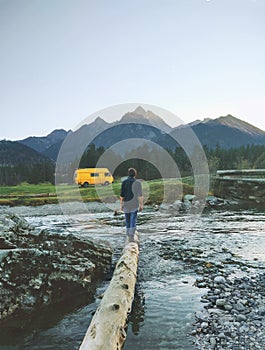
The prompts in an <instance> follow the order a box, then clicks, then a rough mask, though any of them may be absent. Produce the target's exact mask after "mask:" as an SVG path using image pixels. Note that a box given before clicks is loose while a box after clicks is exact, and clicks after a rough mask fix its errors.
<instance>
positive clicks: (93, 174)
mask: <svg viewBox="0 0 265 350" xmlns="http://www.w3.org/2000/svg"><path fill="white" fill-rule="evenodd" d="M98 176H99V173H91V177H98Z"/></svg>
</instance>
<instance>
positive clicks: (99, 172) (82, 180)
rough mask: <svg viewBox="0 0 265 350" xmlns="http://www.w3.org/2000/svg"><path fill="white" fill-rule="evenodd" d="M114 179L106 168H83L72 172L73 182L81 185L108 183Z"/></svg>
mask: <svg viewBox="0 0 265 350" xmlns="http://www.w3.org/2000/svg"><path fill="white" fill-rule="evenodd" d="M113 181H114V178H113V176H112V175H111V173H110V171H109V169H107V168H84V169H77V170H76V171H75V173H74V182H75V183H76V184H77V185H79V186H83V187H88V186H89V185H109V184H110V183H112V182H113Z"/></svg>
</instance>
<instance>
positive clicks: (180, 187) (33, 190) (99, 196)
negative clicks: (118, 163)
mask: <svg viewBox="0 0 265 350" xmlns="http://www.w3.org/2000/svg"><path fill="white" fill-rule="evenodd" d="M181 180H182V181H179V180H171V179H169V180H166V181H165V182H166V183H167V185H168V186H169V189H168V192H170V193H171V196H172V201H173V202H174V200H176V199H181V198H179V196H180V195H179V194H180V193H181V194H183V195H185V194H192V193H193V192H194V188H193V184H192V178H190V177H187V178H183V179H181ZM120 187H121V182H120V181H115V182H114V183H113V184H111V185H109V186H100V187H98V188H97V187H95V186H90V187H88V188H82V187H80V188H78V187H77V186H76V185H71V184H64V185H59V186H57V188H56V186H55V185H52V184H50V183H43V184H38V185H32V184H28V183H22V184H21V185H17V186H1V187H0V193H1V195H0V205H4V206H40V205H45V204H57V203H59V201H60V202H61V201H63V202H73V201H75V200H76V198H77V196H81V198H82V201H83V202H85V203H87V202H100V201H102V200H103V201H104V199H107V200H108V201H112V202H115V201H116V200H117V199H119V195H120ZM143 190H144V194H145V195H146V198H147V197H148V199H147V202H146V204H160V203H162V201H163V198H164V180H161V179H159V180H150V181H144V182H143Z"/></svg>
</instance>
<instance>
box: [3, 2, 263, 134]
mask: <svg viewBox="0 0 265 350" xmlns="http://www.w3.org/2000/svg"><path fill="white" fill-rule="evenodd" d="M264 18H265V0H208V1H207V0H115V1H114V0H112V1H110V0H97V1H92V0H0V120H1V128H0V139H8V140H18V139H23V138H26V137H28V136H33V135H34V136H42V135H47V134H48V133H50V132H51V131H52V130H54V129H59V128H63V129H65V130H69V129H75V127H76V125H79V124H80V123H82V121H83V120H85V119H86V118H87V117H89V116H90V115H94V114H95V113H97V111H99V110H101V109H106V108H108V107H110V106H115V105H119V104H125V103H136V104H141V103H143V104H149V105H155V106H158V107H160V108H163V109H165V110H168V111H169V112H171V113H169V114H168V116H167V117H166V118H165V119H166V122H167V123H168V124H170V125H171V126H176V125H177V120H175V118H174V115H176V116H178V117H179V118H180V119H181V120H182V121H184V122H185V123H188V122H192V121H194V120H197V119H204V118H217V117H219V116H225V115H227V114H232V115H234V116H235V117H237V118H239V119H242V120H244V121H247V122H249V123H251V124H253V125H255V126H257V127H259V128H261V129H263V130H265V118H264V112H265V64H264V62H265V21H264ZM172 113H173V116H172ZM120 117H121V116H117V118H116V119H119V118H120Z"/></svg>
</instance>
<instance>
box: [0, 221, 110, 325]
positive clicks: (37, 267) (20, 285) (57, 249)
mask: <svg viewBox="0 0 265 350" xmlns="http://www.w3.org/2000/svg"><path fill="white" fill-rule="evenodd" d="M3 222H5V223H8V226H6V225H3V226H2V227H0V228H1V231H2V232H1V234H2V235H3V239H1V240H0V244H2V247H4V248H5V249H3V248H2V249H0V284H1V304H0V322H2V323H3V322H4V321H5V320H8V319H10V318H14V317H16V315H18V314H19V315H20V317H21V313H26V314H27V317H26V318H25V319H26V320H27V322H30V316H29V315H30V313H32V312H34V311H36V310H38V309H39V308H41V307H42V306H44V305H52V304H56V303H58V302H61V301H64V300H67V299H69V300H71V299H73V298H75V296H78V295H80V294H82V293H83V294H89V293H93V291H94V288H95V282H96V281H97V280H98V279H102V278H103V276H104V275H105V274H106V273H107V272H108V271H109V269H110V268H111V261H112V250H111V248H110V247H109V246H108V245H106V244H103V243H98V242H94V241H92V240H91V239H85V238H83V237H82V238H80V237H78V236H75V235H73V234H60V233H59V234H57V233H56V234H55V233H52V234H51V233H49V232H48V231H47V230H40V229H37V228H33V227H31V226H30V225H28V224H27V222H26V221H25V220H24V219H20V218H19V217H17V216H11V217H5V218H1V223H3Z"/></svg>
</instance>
